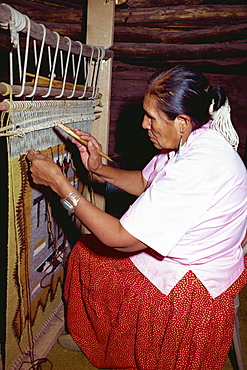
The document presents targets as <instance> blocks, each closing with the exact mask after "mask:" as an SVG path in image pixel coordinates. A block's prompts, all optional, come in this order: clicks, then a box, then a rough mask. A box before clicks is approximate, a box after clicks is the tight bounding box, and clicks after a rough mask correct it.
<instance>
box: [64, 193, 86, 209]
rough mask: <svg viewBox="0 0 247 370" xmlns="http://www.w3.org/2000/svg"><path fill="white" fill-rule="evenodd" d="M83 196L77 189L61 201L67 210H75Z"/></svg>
mask: <svg viewBox="0 0 247 370" xmlns="http://www.w3.org/2000/svg"><path fill="white" fill-rule="evenodd" d="M81 198H82V195H81V194H80V193H79V191H77V190H75V191H72V192H71V193H69V194H68V195H66V197H65V198H63V199H61V203H62V205H63V207H64V208H65V209H67V211H69V212H74V210H75V207H76V206H77V204H78V202H79V200H80V199H81Z"/></svg>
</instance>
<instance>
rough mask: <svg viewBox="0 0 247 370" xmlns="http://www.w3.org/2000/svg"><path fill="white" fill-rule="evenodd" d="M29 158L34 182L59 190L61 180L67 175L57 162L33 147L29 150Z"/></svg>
mask: <svg viewBox="0 0 247 370" xmlns="http://www.w3.org/2000/svg"><path fill="white" fill-rule="evenodd" d="M27 159H28V161H29V162H30V172H31V176H32V179H33V182H34V183H35V184H38V185H45V186H49V187H50V188H51V189H52V190H54V191H56V192H59V190H58V189H59V184H60V182H61V181H60V180H62V182H63V181H64V179H65V177H64V175H63V173H62V171H61V170H60V168H59V167H58V166H57V165H56V163H55V162H54V161H53V160H52V159H51V158H49V157H46V156H44V155H43V154H40V153H39V152H36V151H35V150H33V149H31V150H29V152H28V154H27Z"/></svg>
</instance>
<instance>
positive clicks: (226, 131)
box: [209, 98, 239, 151]
mask: <svg viewBox="0 0 247 370" xmlns="http://www.w3.org/2000/svg"><path fill="white" fill-rule="evenodd" d="M213 109H214V99H213V100H212V103H211V105H210V107H209V113H210V115H211V117H212V119H213V121H212V123H211V127H212V128H213V129H214V130H216V131H218V132H219V133H221V135H223V136H224V138H225V139H226V140H227V141H228V142H229V143H230V144H231V145H232V146H233V148H234V149H235V150H236V151H237V149H238V144H239V137H238V134H237V132H236V131H235V129H234V127H233V124H232V121H231V114H230V112H231V107H230V105H229V101H228V99H227V98H226V101H225V103H224V104H223V105H222V106H221V107H220V108H219V109H218V110H216V111H214V110H213Z"/></svg>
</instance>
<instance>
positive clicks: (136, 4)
mask: <svg viewBox="0 0 247 370" xmlns="http://www.w3.org/2000/svg"><path fill="white" fill-rule="evenodd" d="M202 2H203V0H172V4H173V5H184V4H189V5H193V4H200V3H202ZM127 5H128V6H129V7H131V8H151V7H158V6H164V5H171V0H128V1H127Z"/></svg>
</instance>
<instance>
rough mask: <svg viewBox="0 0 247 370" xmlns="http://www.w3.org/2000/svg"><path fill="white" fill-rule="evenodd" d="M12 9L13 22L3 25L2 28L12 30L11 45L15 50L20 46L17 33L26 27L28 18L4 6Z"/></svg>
mask: <svg viewBox="0 0 247 370" xmlns="http://www.w3.org/2000/svg"><path fill="white" fill-rule="evenodd" d="M2 5H4V6H6V7H7V8H9V9H10V12H11V20H10V21H9V22H8V23H1V24H0V26H1V28H4V29H8V28H9V30H10V36H11V44H12V46H13V47H14V48H16V47H17V44H18V38H17V32H19V31H22V30H23V28H25V27H26V17H25V16H24V15H23V14H21V13H20V12H18V11H17V10H15V9H13V8H12V7H11V6H10V5H8V4H2Z"/></svg>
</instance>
